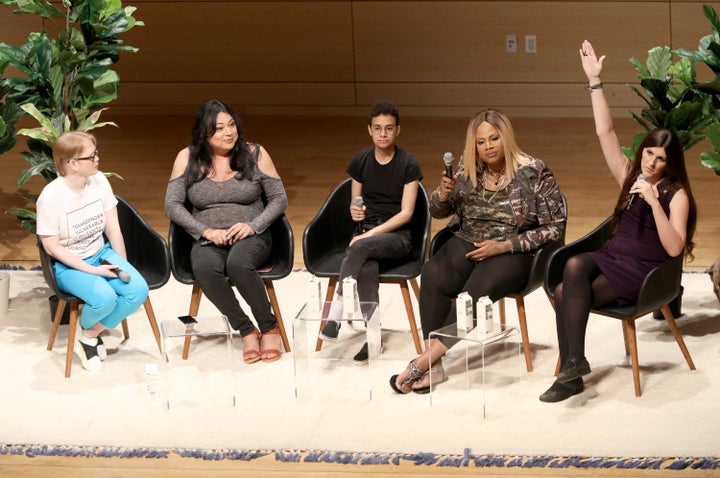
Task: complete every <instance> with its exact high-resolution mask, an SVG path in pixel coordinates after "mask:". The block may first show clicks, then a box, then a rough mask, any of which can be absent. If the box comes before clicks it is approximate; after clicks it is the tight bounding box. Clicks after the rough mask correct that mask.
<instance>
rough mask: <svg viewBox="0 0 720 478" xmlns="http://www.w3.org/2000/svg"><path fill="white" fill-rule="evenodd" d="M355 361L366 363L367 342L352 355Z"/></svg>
mask: <svg viewBox="0 0 720 478" xmlns="http://www.w3.org/2000/svg"><path fill="white" fill-rule="evenodd" d="M353 360H354V361H355V363H367V361H368V344H367V342H365V343H364V344H363V346H362V348H361V349H360V351H359V352H358V353H356V354H355V356H354V357H353Z"/></svg>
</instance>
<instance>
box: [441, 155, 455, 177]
mask: <svg viewBox="0 0 720 478" xmlns="http://www.w3.org/2000/svg"><path fill="white" fill-rule="evenodd" d="M454 160H455V158H453V154H452V153H450V152H447V153H445V154H443V163H445V175H446V176H447V177H448V178H450V179H452V177H453V169H452V168H453V161H454Z"/></svg>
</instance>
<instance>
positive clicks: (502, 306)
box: [498, 297, 505, 329]
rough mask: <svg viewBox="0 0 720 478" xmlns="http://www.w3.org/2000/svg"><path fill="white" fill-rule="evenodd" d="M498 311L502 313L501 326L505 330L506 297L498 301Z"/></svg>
mask: <svg viewBox="0 0 720 478" xmlns="http://www.w3.org/2000/svg"><path fill="white" fill-rule="evenodd" d="M498 311H499V312H500V326H501V327H502V328H503V329H504V328H505V297H501V298H500V299H498Z"/></svg>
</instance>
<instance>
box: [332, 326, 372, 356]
mask: <svg viewBox="0 0 720 478" xmlns="http://www.w3.org/2000/svg"><path fill="white" fill-rule="evenodd" d="M339 332H340V322H336V321H334V320H328V321H327V322H326V323H325V327H323V329H322V331H321V332H320V338H321V339H323V340H325V341H328V342H333V341H335V340H337V338H338V333H339ZM366 355H367V354H366Z"/></svg>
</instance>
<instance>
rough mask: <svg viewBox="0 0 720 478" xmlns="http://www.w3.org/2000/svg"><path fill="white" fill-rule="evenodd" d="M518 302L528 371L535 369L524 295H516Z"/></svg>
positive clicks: (516, 301)
mask: <svg viewBox="0 0 720 478" xmlns="http://www.w3.org/2000/svg"><path fill="white" fill-rule="evenodd" d="M515 303H516V304H517V313H518V322H519V323H520V334H521V335H522V344H523V351H524V352H525V366H526V367H527V371H528V372H532V371H533V363H532V355H531V354H530V337H529V335H528V328H527V316H526V315H525V299H524V298H523V296H521V295H518V296H515Z"/></svg>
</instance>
